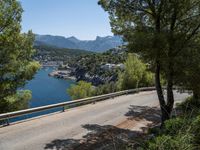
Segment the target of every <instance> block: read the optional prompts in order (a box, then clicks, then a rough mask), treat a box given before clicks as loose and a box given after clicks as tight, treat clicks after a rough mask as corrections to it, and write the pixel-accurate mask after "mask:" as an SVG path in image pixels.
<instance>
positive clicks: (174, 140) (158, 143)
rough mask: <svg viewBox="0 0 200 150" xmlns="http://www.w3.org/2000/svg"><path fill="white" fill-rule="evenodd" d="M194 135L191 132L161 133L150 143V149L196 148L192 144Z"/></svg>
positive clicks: (189, 149)
mask: <svg viewBox="0 0 200 150" xmlns="http://www.w3.org/2000/svg"><path fill="white" fill-rule="evenodd" d="M192 140H193V136H192V135H191V134H188V133H185V134H178V135H176V136H169V135H161V136H158V137H156V138H155V139H154V140H152V141H151V142H149V143H148V146H147V148H145V149H148V150H183V149H185V150H194V146H193V145H192V144H191V143H192Z"/></svg>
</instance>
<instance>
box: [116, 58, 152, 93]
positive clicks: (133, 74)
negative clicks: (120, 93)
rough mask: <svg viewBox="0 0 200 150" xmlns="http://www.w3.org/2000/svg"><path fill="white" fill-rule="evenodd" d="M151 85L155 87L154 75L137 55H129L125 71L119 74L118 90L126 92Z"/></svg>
mask: <svg viewBox="0 0 200 150" xmlns="http://www.w3.org/2000/svg"><path fill="white" fill-rule="evenodd" d="M151 85H154V77H153V74H152V73H151V72H149V71H147V67H146V65H145V64H144V63H143V62H142V61H141V60H140V59H139V58H138V57H137V56H136V55H134V54H128V58H127V60H126V62H125V70H124V72H122V73H120V74H119V81H118V88H119V89H123V90H125V89H134V88H137V87H139V86H151Z"/></svg>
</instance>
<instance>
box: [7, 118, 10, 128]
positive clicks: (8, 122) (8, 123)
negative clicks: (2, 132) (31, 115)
mask: <svg viewBox="0 0 200 150" xmlns="http://www.w3.org/2000/svg"><path fill="white" fill-rule="evenodd" d="M6 125H7V126H9V125H10V121H9V118H7V119H6Z"/></svg>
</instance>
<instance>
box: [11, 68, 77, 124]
mask: <svg viewBox="0 0 200 150" xmlns="http://www.w3.org/2000/svg"><path fill="white" fill-rule="evenodd" d="M53 70H55V68H53V67H43V68H41V69H40V70H39V71H38V72H37V74H36V75H35V76H34V78H33V79H32V80H31V81H28V82H27V84H26V85H25V87H24V88H23V90H30V91H32V99H31V100H30V102H29V108H35V107H39V106H45V105H50V104H56V103H61V102H66V101H70V100H71V97H70V96H69V95H68V94H67V89H68V88H69V87H70V85H72V84H75V82H74V81H72V80H64V79H58V78H54V77H50V76H48V74H49V73H51V72H52V71H53ZM61 110H62V108H56V109H51V110H47V111H43V112H37V113H33V114H28V115H24V116H20V117H16V118H13V119H11V120H10V122H14V121H20V120H23V119H29V118H32V117H36V116H40V115H45V114H48V113H52V112H56V111H61Z"/></svg>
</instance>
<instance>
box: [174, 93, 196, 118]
mask: <svg viewBox="0 0 200 150" xmlns="http://www.w3.org/2000/svg"><path fill="white" fill-rule="evenodd" d="M177 107H178V109H180V110H182V111H183V112H185V113H186V114H184V115H188V116H194V115H198V114H200V110H199V108H200V101H199V99H196V98H194V97H193V96H191V97H188V98H187V99H186V100H185V101H184V102H182V103H180V104H178V105H177Z"/></svg>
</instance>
